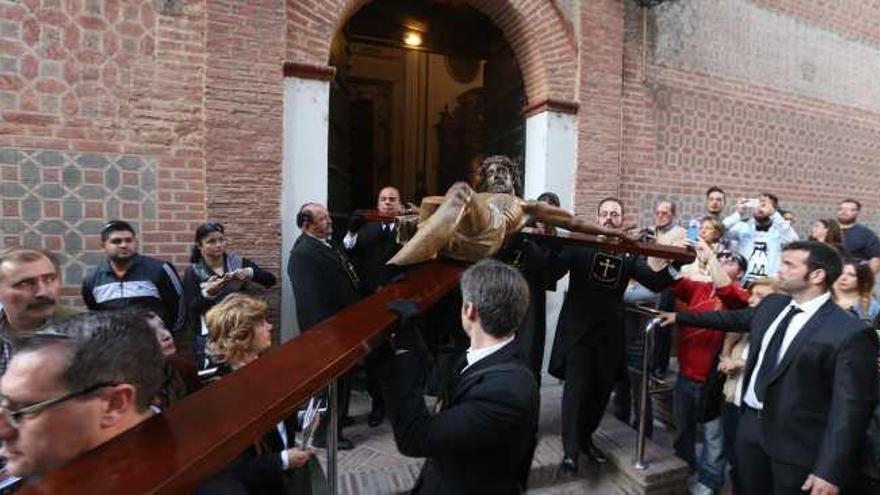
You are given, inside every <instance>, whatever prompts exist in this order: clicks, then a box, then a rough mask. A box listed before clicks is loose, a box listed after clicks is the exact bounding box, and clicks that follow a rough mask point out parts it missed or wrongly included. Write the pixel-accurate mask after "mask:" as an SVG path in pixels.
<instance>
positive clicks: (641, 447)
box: [633, 317, 661, 470]
mask: <svg viewBox="0 0 880 495" xmlns="http://www.w3.org/2000/svg"><path fill="white" fill-rule="evenodd" d="M660 322H661V320H660V318H657V317H655V318H652V319H651V321H649V322H648V324H647V325H645V350H644V353H643V354H642V389H641V391H640V392H639V397H640V401H639V437H638V442H637V443H636V456H635V460H634V461H633V467H635V468H636V469H639V470H644V469H647V468H648V463H647V462H646V461H645V437H646V436H647V428H648V425H647V419H648V418H647V415H648V401H649V400H651V397H650V394H649V390H648V387H649V384H650V376H651V375H650V373H649V372H648V367H649V366H650V365H651V355H652V354H653V349H654V331H655V330H656V329H657V327H658V326H660Z"/></svg>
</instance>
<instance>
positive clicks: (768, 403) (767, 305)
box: [677, 294, 878, 486]
mask: <svg viewBox="0 0 880 495" xmlns="http://www.w3.org/2000/svg"><path fill="white" fill-rule="evenodd" d="M790 302H791V297H789V296H785V295H781V294H773V295H770V296H767V297H766V298H765V299H764V300H763V301H762V302H761V304H760V305H758V306H757V307H755V308H748V309H742V310H738V311H718V312H708V313H680V314H679V315H678V317H677V321H678V323H679V324H681V325H687V326H697V327H706V328H716V329H720V330H725V331H734V332H750V337H749V341H750V342H751V345H750V346H749V358H748V361H747V362H746V369H745V376H744V379H745V382H744V386H743V394H745V390H746V387H748V383H749V380H751V376H752V373H753V372H754V370H755V365H756V363H757V360H758V353H759V351H760V348H761V342H762V341H763V338H764V333H765V332H766V331H767V329H768V328H769V327H770V325H771V324H772V323H773V321H774V320H775V319H776V317H777V316H779V314H780V312H782V311H784V310H785V308H786V307H787V306H788V304H789V303H790ZM877 345H878V344H877V336H876V334H875V333H874V331H873V330H872V329H870V328H869V327H868V326H867V325H866V324H865V323H864V322H862V321H860V320H858V319H856V318H854V317H852V316H851V315H849V314H848V313H847V312H846V311H844V310H842V309H841V308H840V307H838V306H837V305H836V304H835V303H834V302H832V301H828V302H827V303H826V304H824V305H823V306H822V307H821V308H819V310H818V311H817V312H816V313H815V314H814V315H813V317H812V318H810V319H809V320H808V321H807V323H806V324H805V325H804V327H803V328H802V329H801V330H800V332H798V334H797V337H795V339H794V340H793V341H792V342H791V344H790V345H789V347H788V349H787V350H786V352H785V355H784V356H783V357H782V360H781V361H780V362H779V365H778V366H777V368H776V370H775V371H774V372H773V375H772V376H771V378H770V382H769V384H768V386H767V392H766V395H765V397H764V411H763V420H762V421H761V431H762V433H763V437H764V448H765V449H766V451H767V453H768V454H769V455H770V456H771V457H772V458H773V459H775V460H778V461H782V462H786V463H789V464H794V465H797V466H801V467H805V468H808V469H810V470H811V472H812V473H814V474H816V475H817V476H819V477H820V478H822V479H825V480H827V481H830V482H832V483H834V484H836V485H837V486H844V485H845V484H846V481H847V480H848V479H850V476H851V474H852V471H853V468H855V467H857V465H858V462H859V458H860V455H861V452H862V450H861V445H862V441H863V439H864V437H865V430H866V428H867V425H868V418H869V417H870V415H871V411H872V410H873V407H874V404H875V402H876V399H877Z"/></svg>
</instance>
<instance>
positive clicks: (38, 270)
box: [0, 247, 76, 375]
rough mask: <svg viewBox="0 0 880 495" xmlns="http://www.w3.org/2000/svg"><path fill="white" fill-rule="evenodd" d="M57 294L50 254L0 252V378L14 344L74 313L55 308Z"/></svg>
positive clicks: (55, 269) (17, 250) (16, 250)
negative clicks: (46, 325) (42, 327)
mask: <svg viewBox="0 0 880 495" xmlns="http://www.w3.org/2000/svg"><path fill="white" fill-rule="evenodd" d="M60 290H61V282H60V280H59V276H58V264H57V262H56V261H55V258H54V257H53V256H52V255H51V254H50V253H48V252H46V251H43V250H41V249H32V248H25V247H13V248H9V249H6V250H4V251H0V308H2V309H0V375H2V374H3V373H5V372H6V366H7V365H8V364H9V360H10V359H11V358H12V350H13V343H14V341H16V340H17V339H20V338H25V337H28V336H30V334H32V333H33V332H34V331H36V330H37V329H38V328H40V327H41V326H43V325H45V324H46V323H49V322H52V321H59V320H63V319H65V318H67V317H69V316H70V315H72V314H74V313H76V311H75V310H72V309H70V308H67V307H64V306H61V305H60V304H58V294H59V292H60Z"/></svg>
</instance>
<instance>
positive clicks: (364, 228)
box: [342, 186, 402, 427]
mask: <svg viewBox="0 0 880 495" xmlns="http://www.w3.org/2000/svg"><path fill="white" fill-rule="evenodd" d="M376 209H377V210H378V211H379V214H380V215H382V216H383V217H387V218H394V217H396V216H397V215H400V214H401V212H402V207H401V202H400V191H398V190H397V188H396V187H393V186H386V187H383V188H382V190H381V191H379V197H378V198H377V199H376ZM342 243H343V245H344V246H345V250H346V251H347V252H348V253H349V254H350V255H351V257H352V261H353V262H354V266H355V269H357V271H358V273H359V274H360V275H361V294H362V295H363V297H368V296H369V295H371V294H373V293H375V292H376V291H377V290H379V289H380V288H381V287H382V286H384V285H387V284H388V283H389V282H391V279H392V278H393V277H394V275H395V274H396V272H397V271H398V270H399V267H397V266H395V265H387V264H386V263H387V262H388V260H390V259H391V257H392V256H394V255H395V254H397V251H399V250H400V245H399V244H397V229H396V228H395V225H394V222H371V223H365V221H364V218H363V216H362V215H360V214H359V213H358V212H355V213H354V214H353V215H352V219H351V223H350V224H349V226H348V233H347V234H345V239H343V240H342ZM387 356H388V347H387V346H381V347H379V348H377V349H374V350H373V351H372V352H371V353H370V354H369V355H367V357H366V359H365V360H364V365H365V368H366V371H367V392H368V393H369V394H370V399H371V402H372V406H371V408H370V415H369V416H368V417H367V424H368V425H370V426H371V427H373V426H379V424H380V423H382V418H384V417H385V404H384V403H383V401H382V391H381V387H380V385H379V380H378V379H377V378H376V367H377V366H378V365H379V363H380V362H381V361H382V360H383V359H385V358H386V357H387Z"/></svg>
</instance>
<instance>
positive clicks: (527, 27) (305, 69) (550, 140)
mask: <svg viewBox="0 0 880 495" xmlns="http://www.w3.org/2000/svg"><path fill="white" fill-rule="evenodd" d="M369 3H370V2H368V0H325V1H323V2H320V4H319V5H318V6H317V7H315V6H314V4H310V3H307V2H287V4H286V6H287V62H285V64H284V76H285V78H284V131H283V132H284V139H283V153H282V154H283V159H282V184H281V190H282V193H281V214H282V224H281V235H282V250H281V252H282V253H283V254H282V260H281V263H282V266H287V255H288V253H289V252H290V249H291V247H292V245H293V242H294V240H295V239H296V237H297V236H298V235H299V231H298V229H297V228H296V225H295V221H294V219H295V216H296V212H297V210H298V208H299V206H300V205H302V204H303V203H305V202H307V201H319V202H324V203H327V202H328V199H329V198H330V195H329V192H330V189H331V186H330V172H329V170H330V164H329V158H330V146H329V140H330V139H331V135H332V133H333V132H332V131H331V129H330V122H331V119H330V113H331V86H332V85H333V84H334V82H335V81H336V71H337V68H336V67H334V66H332V65H328V63H330V62H331V61H332V60H335V57H337V56H338V54H336V53H335V52H334V50H335V49H338V46H340V45H339V44H338V43H337V45H335V46H334V44H333V42H334V40H336V39H338V35H339V33H340V32H344V29H345V26H346V25H347V23H348V22H349V20H351V19H353V18H354V16H356V15H357V12H358V11H359V10H360V9H361V8H362V7H364V6H366V5H368V4H369ZM413 3H417V4H449V5H458V6H459V7H465V8H473V9H475V10H476V11H478V12H479V13H481V14H483V15H484V16H485V17H487V18H488V19H490V20H491V25H494V26H496V27H497V29H498V30H499V31H500V32H501V34H502V35H503V40H504V41H506V42H507V43H508V44H509V47H510V50H511V51H512V53H513V59H514V60H515V63H516V65H517V66H518V67H519V73H520V74H521V79H522V87H523V94H524V96H525V97H524V98H523V102H522V103H521V104H518V105H517V106H516V108H512V109H510V110H511V111H515V112H516V113H517V114H522V115H523V116H524V118H525V138H524V148H525V149H524V151H523V152H522V153H523V156H524V171H525V176H524V195H525V196H526V197H537V195H538V194H540V193H541V192H543V191H548V190H549V191H554V192H557V193H558V194H559V196H560V198H561V200H562V203H563V205H564V206H568V207H570V206H571V205H572V204H573V194H574V184H575V182H576V181H575V172H576V168H577V120H576V113H577V109H578V104H577V98H576V88H577V66H578V54H577V45H576V43H575V37H574V32H573V28H572V26H571V23H570V22H569V21H568V19H567V18H565V16H564V15H563V14H562V12H561V11H560V9H559V7H558V6H557V5H556V2H555V0H537V1H536V0H452V1H446V0H444V1H438V0H423V1H421V2H413ZM536 20H540V22H536ZM371 105H372V104H371ZM357 111H365V110H364V109H363V108H361V109H359V110H357ZM519 136H522V133H519ZM333 139H335V138H333ZM520 139H521V138H520ZM367 142H368V143H373V142H374V141H373V140H372V139H371V140H369V141H367ZM333 144H334V148H335V146H336V144H337V142H336V141H334V143H333ZM336 152H338V150H334V153H336ZM370 153H373V151H372V150H370ZM430 177H431V174H427V173H425V174H424V181H423V183H424V184H425V185H424V188H425V192H432V191H431V190H430V185H429V183H428V179H429V178H430ZM381 180H382V178H381V177H379V178H375V179H371V181H372V183H374V184H378V183H380V182H381ZM434 180H435V181H436V176H435V179H434ZM416 183H417V181H414V182H413V183H412V189H411V190H412V191H413V193H415V191H416ZM438 184H439V183H438V182H435V185H434V187H435V188H436V189H439V188H440V185H438ZM334 187H335V186H334ZM373 187H376V186H373ZM364 189H367V188H364ZM374 194H375V191H367V192H366V193H364V194H363V195H362V196H361V199H356V200H348V201H349V202H350V204H348V205H344V206H338V207H337V208H334V209H335V210H337V211H342V212H348V211H350V209H351V208H352V207H354V206H355V205H354V204H353V203H355V202H357V201H367V199H365V198H367V197H368V196H369V197H370V199H369V203H372V201H373V199H372V198H371V197H372V196H373V195H374ZM410 199H415V198H413V197H411V198H410ZM358 206H366V205H358ZM337 225H338V224H337ZM344 226H345V224H344V223H343V224H342V225H341V226H338V227H337V229H341V228H344ZM282 278H283V279H284V280H283V286H282V321H283V322H284V323H285V324H284V325H282V334H283V337H284V338H289V337H291V336H293V335H295V333H296V330H295V323H294V321H295V318H293V315H294V314H295V308H294V306H293V297H292V290H291V287H290V283H289V281H288V280H287V279H286V277H282Z"/></svg>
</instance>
